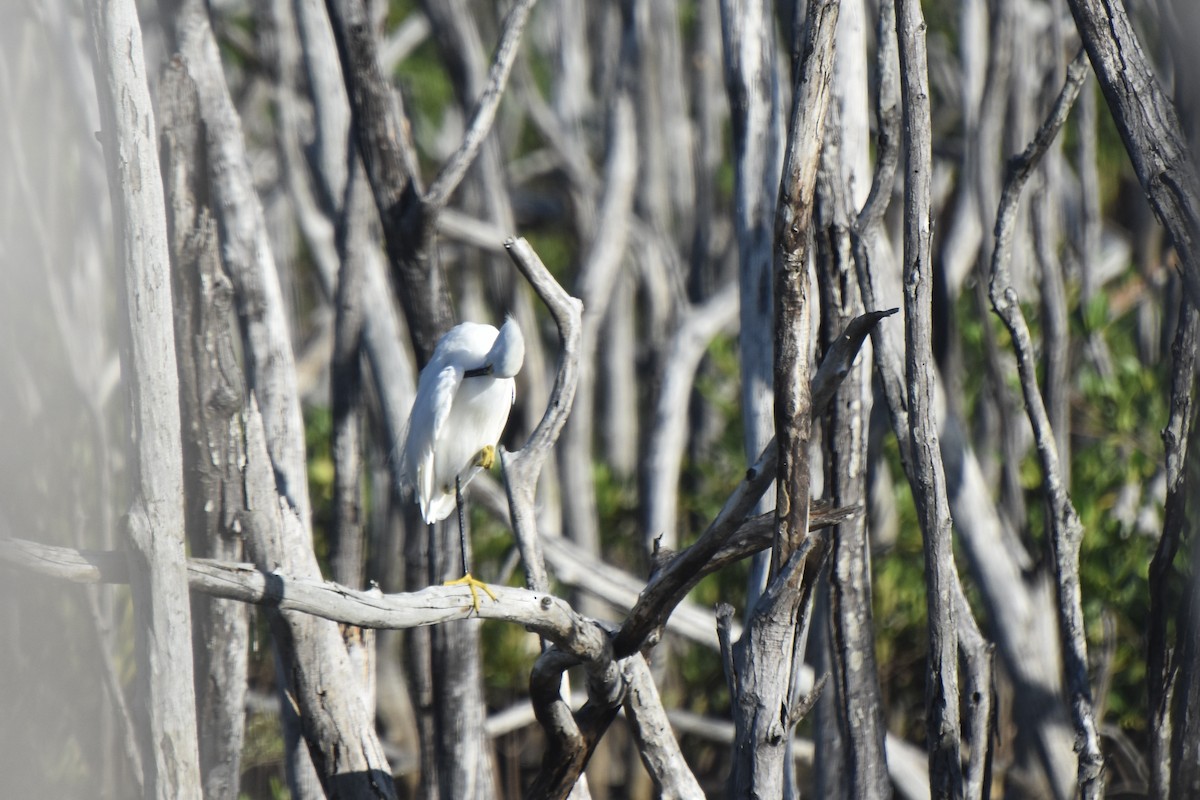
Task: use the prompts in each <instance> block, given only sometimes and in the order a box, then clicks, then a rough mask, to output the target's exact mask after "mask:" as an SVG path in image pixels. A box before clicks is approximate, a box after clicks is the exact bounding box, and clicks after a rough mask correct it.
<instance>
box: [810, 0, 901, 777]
mask: <svg viewBox="0 0 1200 800" xmlns="http://www.w3.org/2000/svg"><path fill="white" fill-rule="evenodd" d="M865 24H866V14H865V8H864V4H863V3H862V2H858V1H857V0H850V1H849V2H843V4H842V12H841V15H840V17H839V19H838V26H839V27H838V38H837V53H836V54H835V62H834V89H833V92H834V94H833V99H832V101H831V106H830V118H829V121H828V123H827V124H826V136H825V143H824V147H823V149H822V152H821V174H820V177H819V179H818V185H817V208H816V215H817V225H818V231H819V232H818V240H817V251H818V262H817V263H818V265H819V266H818V271H819V275H820V277H819V282H820V286H821V310H822V320H821V327H822V338H823V340H824V342H825V343H826V346H827V347H828V346H830V345H832V343H833V340H834V339H835V337H837V336H838V335H840V333H841V331H843V330H844V329H845V328H846V326H847V325H849V323H850V322H851V320H853V319H854V318H855V317H856V316H858V315H859V314H861V313H862V301H861V299H860V293H859V290H858V278H857V275H856V273H855V268H854V261H853V254H852V252H851V237H850V227H851V224H852V221H853V219H854V217H855V215H856V212H857V209H859V208H861V207H862V205H863V204H864V203H865V202H866V199H867V195H868V192H869V190H870V187H871V172H870V165H869V163H868V152H867V139H868V136H869V123H868V116H867V114H868V109H867V68H866V43H865ZM864 351H865V352H863V354H862V355H861V356H860V357H859V360H858V361H857V362H856V363H855V365H854V366H853V367H852V368H851V371H850V373H849V374H848V375H847V376H846V379H845V381H844V382H843V383H842V386H841V388H840V389H839V391H838V395H837V397H836V398H835V400H834V404H833V407H832V409H831V414H830V418H829V421H828V423H827V424H826V428H825V440H824V441H825V456H826V461H825V463H826V470H827V473H828V478H827V481H826V485H827V486H828V487H829V490H828V494H830V495H831V496H832V498H833V500H834V502H835V503H836V504H837V505H840V506H852V505H862V504H864V503H865V501H866V473H867V426H868V421H869V419H870V414H871V398H872V392H871V381H870V373H869V370H868V365H869V364H870V360H871V351H870V349H869V345H864ZM825 608H827V609H828V613H829V616H828V619H827V620H822V619H818V620H817V626H818V627H817V629H816V631H817V632H822V631H828V633H827V634H824V635H823V636H821V637H819V639H820V640H823V642H824V648H825V653H826V658H827V660H828V661H829V663H830V670H829V671H830V674H831V683H830V687H829V689H828V690H827V691H826V692H824V693H822V695H821V697H820V698H819V700H818V703H817V708H816V712H817V719H818V720H820V722H819V723H818V724H817V725H816V730H817V731H818V734H817V735H816V736H815V737H814V738H815V739H816V744H817V757H816V770H815V773H816V774H815V777H814V789H815V791H816V793H818V794H821V795H823V796H826V797H832V796H845V797H855V798H886V797H889V796H890V795H891V783H890V782H889V780H888V777H887V762H886V760H885V756H884V736H885V733H886V727H885V726H884V721H883V702H882V697H881V696H880V689H879V676H878V672H877V669H876V664H875V653H874V641H875V632H874V628H873V622H872V611H871V562H870V551H869V549H868V541H867V520H866V517H865V515H860V516H858V517H856V518H854V519H851V520H848V521H846V522H844V523H842V524H841V525H840V526H839V528H838V532H837V534H836V535H835V537H834V541H833V551H832V554H831V565H830V573H829V588H828V591H827V593H826V604H825Z"/></svg>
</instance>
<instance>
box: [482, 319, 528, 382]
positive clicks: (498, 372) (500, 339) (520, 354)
mask: <svg viewBox="0 0 1200 800" xmlns="http://www.w3.org/2000/svg"><path fill="white" fill-rule="evenodd" d="M524 362H525V337H524V336H522V335H521V327H520V326H519V325H517V321H516V320H515V319H513V318H512V317H509V318H508V319H506V320H505V321H504V325H503V326H502V327H501V328H500V334H499V335H498V336H497V337H496V343H495V344H493V345H492V349H491V350H489V351H488V363H489V364H491V365H492V374H493V375H495V376H496V377H499V378H513V377H516V374H517V373H518V372H520V371H521V364H523V363H524Z"/></svg>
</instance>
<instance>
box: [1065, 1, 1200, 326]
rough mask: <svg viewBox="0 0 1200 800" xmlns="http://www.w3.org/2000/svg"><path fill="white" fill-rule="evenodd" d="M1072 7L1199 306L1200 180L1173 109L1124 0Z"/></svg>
mask: <svg viewBox="0 0 1200 800" xmlns="http://www.w3.org/2000/svg"><path fill="white" fill-rule="evenodd" d="M1067 5H1068V6H1069V7H1070V9H1071V14H1072V15H1074V17H1075V25H1076V27H1078V28H1079V35H1080V37H1082V39H1083V46H1084V48H1085V49H1086V50H1087V53H1088V58H1089V59H1090V60H1091V63H1092V69H1094V70H1095V71H1096V77H1097V78H1098V79H1099V81H1100V88H1101V90H1102V91H1103V92H1104V98H1105V100H1107V101H1108V107H1109V110H1110V111H1111V112H1112V115H1113V120H1114V121H1115V122H1116V124H1117V130H1118V131H1119V132H1120V134H1121V139H1122V141H1124V142H1125V150H1126V151H1127V152H1128V153H1129V159H1130V161H1132V162H1133V169H1134V171H1135V172H1136V173H1137V176H1138V180H1139V181H1140V182H1141V184H1142V189H1143V190H1144V191H1145V192H1146V195H1147V197H1148V198H1149V200H1150V205H1151V207H1153V209H1154V214H1155V216H1157V217H1158V219H1159V221H1160V222H1162V224H1163V227H1164V228H1166V229H1167V233H1169V234H1170V236H1171V239H1172V241H1173V243H1174V245H1175V248H1176V249H1177V250H1178V251H1179V256H1180V261H1181V262H1182V270H1183V280H1184V284H1185V285H1186V286H1187V289H1188V292H1189V293H1190V294H1191V296H1192V302H1193V303H1197V304H1200V178H1197V175H1196V167H1195V164H1194V162H1193V161H1192V157H1191V154H1190V152H1189V149H1188V144H1187V138H1186V137H1185V136H1184V135H1183V130H1182V128H1181V127H1180V124H1179V117H1178V115H1177V113H1176V111H1175V107H1174V105H1173V104H1172V103H1171V101H1170V98H1168V97H1167V95H1166V94H1165V93H1164V92H1163V90H1162V87H1161V86H1160V85H1159V83H1158V78H1157V77H1155V74H1154V69H1153V67H1152V66H1151V64H1150V61H1149V60H1148V59H1147V58H1146V54H1145V53H1144V52H1143V51H1142V47H1141V44H1140V42H1139V41H1138V38H1137V35H1136V34H1135V33H1134V30H1133V25H1132V24H1131V23H1130V20H1129V14H1128V12H1127V11H1126V10H1125V4H1124V3H1120V2H1116V1H1115V0H1067Z"/></svg>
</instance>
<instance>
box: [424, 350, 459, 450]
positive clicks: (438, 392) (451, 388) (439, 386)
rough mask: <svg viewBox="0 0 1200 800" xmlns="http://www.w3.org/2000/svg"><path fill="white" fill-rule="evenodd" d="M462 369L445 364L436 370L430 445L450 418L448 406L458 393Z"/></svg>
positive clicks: (449, 406) (452, 403) (440, 433)
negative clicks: (439, 369)
mask: <svg viewBox="0 0 1200 800" xmlns="http://www.w3.org/2000/svg"><path fill="white" fill-rule="evenodd" d="M462 379H463V370H462V368H461V367H457V366H455V365H453V364H447V365H446V366H444V367H442V369H441V371H439V372H438V374H437V376H436V377H435V379H434V383H433V403H432V408H433V418H432V419H431V420H430V445H431V446H432V444H433V442H436V441H437V440H438V437H439V436H441V435H442V428H444V427H445V426H446V420H447V419H449V418H450V408H451V406H453V405H454V395H455V394H457V393H458V387H459V384H461V383H462Z"/></svg>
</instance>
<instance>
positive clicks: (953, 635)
mask: <svg viewBox="0 0 1200 800" xmlns="http://www.w3.org/2000/svg"><path fill="white" fill-rule="evenodd" d="M896 32H897V36H898V39H899V44H900V48H899V49H900V87H901V96H902V98H903V108H904V143H905V147H904V152H905V156H906V172H905V180H904V301H905V303H904V307H905V325H906V328H905V333H906V335H905V345H906V360H905V365H906V369H905V376H906V381H907V385H908V409H909V425H910V429H911V431H912V434H911V435H912V462H913V468H914V472H915V475H916V480H914V481H913V483H912V489H913V497H914V499H915V501H916V505H917V515H918V517H919V518H920V520H921V530H922V533H923V534H924V542H925V601H926V604H927V607H928V625H929V660H928V666H927V672H926V688H925V713H926V728H927V734H926V735H927V740H926V746H927V747H928V748H929V780H930V792H931V794H932V795H933V797H934V798H956V797H959V796H960V795H961V794H962V767H961V763H960V760H959V758H960V753H959V748H960V735H959V720H958V711H959V697H958V629H957V621H956V619H955V616H956V615H955V608H954V604H953V596H954V591H955V586H954V584H956V583H957V581H958V574H957V571H956V569H955V566H954V550H953V549H952V547H951V542H950V533H951V531H950V506H949V501H948V499H947V495H946V475H945V469H944V467H943V465H942V456H941V453H940V452H939V451H938V432H937V426H936V423H935V420H934V410H933V396H934V389H933V383H934V366H933V347H932V332H931V315H932V308H931V307H932V300H933V271H932V269H931V264H930V244H931V239H932V235H933V232H932V227H933V220H932V218H931V211H930V190H931V182H932V179H933V154H932V131H931V129H930V111H929V78H928V72H927V70H928V65H927V58H926V51H925V20H924V18H923V17H922V15H921V8H920V5H919V3H917V2H916V0H896Z"/></svg>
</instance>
